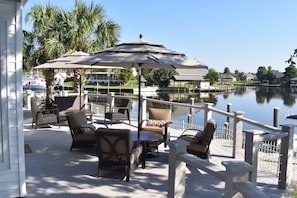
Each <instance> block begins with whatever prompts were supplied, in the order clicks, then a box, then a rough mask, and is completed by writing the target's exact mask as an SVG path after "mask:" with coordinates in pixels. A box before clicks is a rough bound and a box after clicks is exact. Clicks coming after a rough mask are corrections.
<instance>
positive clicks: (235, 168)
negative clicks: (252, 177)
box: [222, 160, 253, 172]
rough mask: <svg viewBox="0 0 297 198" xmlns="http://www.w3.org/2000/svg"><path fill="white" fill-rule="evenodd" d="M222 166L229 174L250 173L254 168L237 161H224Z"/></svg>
mask: <svg viewBox="0 0 297 198" xmlns="http://www.w3.org/2000/svg"><path fill="white" fill-rule="evenodd" d="M222 164H223V165H224V166H225V168H226V170H227V172H250V171H252V168H253V167H252V166H251V165H250V164H248V163H247V162H243V161H236V160H232V161H223V162H222Z"/></svg>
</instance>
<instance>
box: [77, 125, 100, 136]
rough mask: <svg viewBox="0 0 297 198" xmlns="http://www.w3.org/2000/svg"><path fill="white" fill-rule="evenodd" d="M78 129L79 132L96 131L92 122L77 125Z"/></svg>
mask: <svg viewBox="0 0 297 198" xmlns="http://www.w3.org/2000/svg"><path fill="white" fill-rule="evenodd" d="M78 127H79V130H80V133H85V134H88V133H95V132H96V127H95V126H94V125H92V124H84V125H79V126H78Z"/></svg>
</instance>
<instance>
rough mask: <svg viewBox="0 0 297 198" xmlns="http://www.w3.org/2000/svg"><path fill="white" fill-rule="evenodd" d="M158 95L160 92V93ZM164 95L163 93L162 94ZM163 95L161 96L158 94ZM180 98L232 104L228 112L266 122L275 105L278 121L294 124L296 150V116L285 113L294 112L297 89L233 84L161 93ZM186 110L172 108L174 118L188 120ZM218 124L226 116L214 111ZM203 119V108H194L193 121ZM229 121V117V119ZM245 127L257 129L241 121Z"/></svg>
mask: <svg viewBox="0 0 297 198" xmlns="http://www.w3.org/2000/svg"><path fill="white" fill-rule="evenodd" d="M160 97H161V96H160ZM163 97H164V96H163ZM161 98H162V97H161ZM178 98H180V99H181V101H182V102H183V103H189V104H190V98H194V101H195V103H196V104H199V103H203V102H210V103H213V104H214V108H216V109H220V110H224V111H226V110H227V105H228V104H229V105H230V106H231V112H234V111H242V112H244V114H243V115H244V117H246V118H249V119H252V120H255V121H259V122H261V123H264V124H267V125H273V123H274V109H275V108H277V109H278V114H279V115H278V125H282V124H292V125H296V127H295V137H294V140H295V150H297V120H292V119H286V116H287V115H290V114H297V91H296V90H293V89H286V88H280V87H250V86H240V87H235V88H234V90H233V91H231V92H220V93H197V94H195V95H191V96H187V97H185V96H181V97H178V96H177V95H176V94H175V95H173V96H172V94H168V95H167V96H165V97H164V99H165V100H166V99H167V100H168V99H169V100H176V101H178ZM188 112H189V110H188V108H187V110H181V109H176V110H175V109H174V108H173V120H187V119H188ZM213 117H214V118H215V119H216V121H217V123H218V125H221V126H222V125H223V124H224V122H226V117H224V116H221V115H219V114H217V113H213ZM203 120H204V111H199V110H197V111H196V112H195V114H194V117H193V122H194V124H198V125H201V124H203ZM231 122H232V121H231ZM243 128H244V129H257V128H256V127H254V126H250V125H248V124H244V126H243Z"/></svg>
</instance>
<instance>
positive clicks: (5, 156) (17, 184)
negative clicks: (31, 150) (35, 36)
mask: <svg viewBox="0 0 297 198" xmlns="http://www.w3.org/2000/svg"><path fill="white" fill-rule="evenodd" d="M25 3H26V0H24V1H20V0H0V43H1V48H0V60H1V61H0V66H1V94H0V97H1V103H0V104H1V107H0V109H1V113H0V120H1V124H0V125H1V130H0V175H1V177H0V195H1V197H25V196H26V182H25V157H24V134H23V108H22V106H23V95H22V93H23V92H22V8H23V4H25Z"/></svg>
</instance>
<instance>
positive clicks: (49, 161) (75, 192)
mask: <svg viewBox="0 0 297 198" xmlns="http://www.w3.org/2000/svg"><path fill="white" fill-rule="evenodd" d="M94 119H95V120H97V119H98V120H102V118H100V117H99V118H98V117H95V118H94ZM133 123H134V126H133ZM98 126H99V125H98ZM109 127H111V128H122V127H125V128H131V129H136V122H132V126H130V125H128V124H126V123H120V124H113V125H112V126H111V125H109ZM24 135H25V144H28V145H29V146H30V148H31V150H32V153H26V154H25V160H26V185H27V197H28V198H32V197H38V198H40V197H46V198H49V197H55V198H59V197H61V198H67V197H71V198H75V197H77V198H81V197H84V198H92V197H94V198H95V197H156V198H158V197H160V198H164V197H167V187H168V153H169V148H168V147H167V148H164V146H163V144H161V145H160V146H159V152H160V153H159V157H155V158H149V159H147V162H146V168H145V169H142V168H141V166H139V167H138V168H137V169H136V170H135V172H134V173H133V174H132V175H131V178H130V181H129V182H126V181H123V180H122V179H121V178H119V177H117V175H115V174H109V173H106V174H105V175H104V177H100V178H97V177H96V176H95V175H96V172H97V161H98V158H97V157H96V156H95V154H94V151H93V149H73V151H72V152H70V151H69V148H70V145H71V142H72V140H71V136H70V133H69V128H68V126H67V125H66V123H65V125H62V126H61V127H60V128H59V127H58V126H55V125H50V126H46V127H42V128H38V129H37V130H36V131H35V130H34V129H33V128H31V117H30V112H28V111H24ZM178 135H179V132H178V131H172V133H171V136H172V139H174V138H175V137H177V136H178ZM211 153H212V158H211V159H210V161H211V162H213V163H217V164H220V162H221V161H227V160H232V159H230V158H228V157H226V156H228V153H227V152H226V150H225V149H222V147H221V146H220V145H219V144H218V143H216V141H213V142H212V145H211ZM222 156H224V157H222ZM276 184H277V178H274V177H272V176H270V175H265V174H260V175H259V177H258V186H259V188H261V189H262V190H264V191H265V192H266V193H267V194H269V195H270V197H291V195H290V194H291V190H287V191H284V190H279V189H277V185H276ZM223 195H224V182H222V181H220V180H218V179H217V178H215V177H213V176H211V175H208V174H206V173H205V172H203V171H200V170H196V169H193V168H188V170H187V176H186V194H185V197H188V198H190V197H208V198H209V197H214V198H215V197H223Z"/></svg>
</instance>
